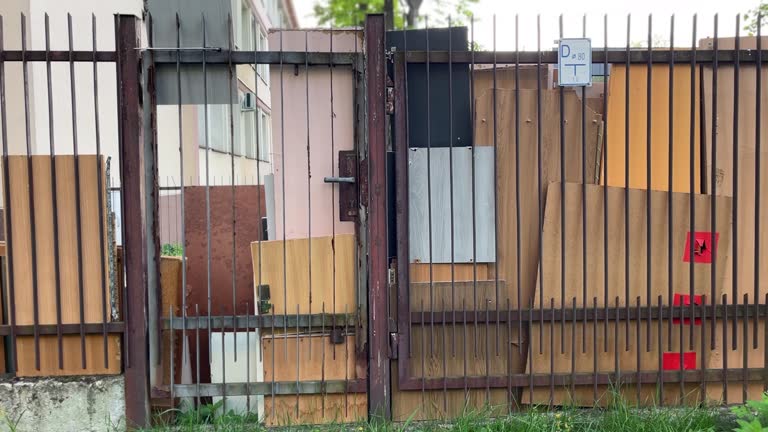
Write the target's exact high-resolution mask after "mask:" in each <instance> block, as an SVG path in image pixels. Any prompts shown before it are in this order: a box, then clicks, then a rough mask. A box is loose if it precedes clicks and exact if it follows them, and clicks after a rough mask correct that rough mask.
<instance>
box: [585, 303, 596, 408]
mask: <svg viewBox="0 0 768 432" xmlns="http://www.w3.org/2000/svg"><path fill="white" fill-rule="evenodd" d="M585 306H586V305H585ZM592 309H594V310H595V311H597V296H595V297H592ZM592 400H595V401H596V400H597V314H595V316H594V318H593V320H592Z"/></svg>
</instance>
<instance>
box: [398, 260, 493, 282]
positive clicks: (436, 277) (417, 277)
mask: <svg viewBox="0 0 768 432" xmlns="http://www.w3.org/2000/svg"><path fill="white" fill-rule="evenodd" d="M431 267H432V281H433V282H437V281H446V282H450V281H451V265H450V264H432V265H431ZM475 267H476V268H477V269H476V270H475ZM475 271H477V278H475ZM429 272H430V264H424V263H411V268H410V271H409V274H410V276H411V282H429V280H430V276H429ZM475 279H477V280H478V281H482V280H486V279H488V264H480V263H477V264H453V280H454V281H471V280H475Z"/></svg>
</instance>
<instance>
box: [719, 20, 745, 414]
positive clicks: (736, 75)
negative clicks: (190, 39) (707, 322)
mask: <svg viewBox="0 0 768 432" xmlns="http://www.w3.org/2000/svg"><path fill="white" fill-rule="evenodd" d="M734 43H735V47H734V48H735V49H736V51H739V50H740V49H741V15H736V37H735V40H734ZM739 78H740V67H739V56H736V58H735V59H734V62H733V205H732V211H733V219H732V220H733V222H732V227H733V236H732V238H731V241H733V250H734V251H740V250H741V249H739V179H740V178H741V177H739ZM738 266H739V253H734V254H733V268H732V270H731V273H732V274H733V282H732V286H731V296H732V297H733V298H737V297H736V296H737V295H738V289H739V267H738ZM725 325H726V326H727V325H728V320H726V321H725ZM737 326H738V323H737V322H736V320H733V328H732V331H733V336H732V342H731V343H732V344H733V348H734V349H736V339H737V335H736V333H737V331H738V327H737ZM726 346H727V344H725V342H723V350H725V347H726ZM726 400H728V399H727V398H726Z"/></svg>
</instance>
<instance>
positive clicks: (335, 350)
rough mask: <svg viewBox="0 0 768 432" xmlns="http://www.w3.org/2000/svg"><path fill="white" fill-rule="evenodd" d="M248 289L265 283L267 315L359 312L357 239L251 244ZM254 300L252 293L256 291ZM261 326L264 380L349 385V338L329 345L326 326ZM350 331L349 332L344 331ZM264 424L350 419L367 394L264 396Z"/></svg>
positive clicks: (353, 373)
mask: <svg viewBox="0 0 768 432" xmlns="http://www.w3.org/2000/svg"><path fill="white" fill-rule="evenodd" d="M251 255H252V258H253V269H254V270H253V284H254V287H258V286H259V285H262V286H269V298H262V300H267V301H268V302H269V303H270V305H271V310H270V312H269V314H272V313H273V312H274V315H275V316H281V315H283V316H287V317H292V316H296V315H299V314H300V315H306V314H320V313H323V312H325V313H326V314H332V313H336V314H344V313H349V314H352V313H356V311H357V293H356V287H357V259H356V257H357V242H356V241H355V236H354V235H352V234H341V235H336V236H328V237H312V238H302V239H289V240H286V241H282V240H273V241H263V242H253V243H252V244H251ZM254 298H256V299H258V298H259V296H258V288H257V289H256V292H255V293H254ZM325 330H326V332H325V334H323V333H322V328H320V327H318V328H313V329H305V330H304V331H303V332H300V333H296V329H295V328H287V329H286V328H275V329H274V331H272V330H271V329H262V331H261V335H262V336H261V358H262V361H263V363H264V376H263V377H262V379H261V380H263V381H264V382H272V381H275V382H281V381H288V382H296V381H297V380H298V381H322V380H325V381H329V380H355V379H359V378H364V377H365V371H363V370H357V368H356V367H355V365H356V363H355V361H356V358H357V355H356V345H355V336H354V335H352V334H350V335H347V336H346V339H345V341H344V343H342V344H339V345H334V344H331V342H330V337H329V334H328V333H329V332H330V331H331V329H330V328H326V329H325ZM349 330H350V331H354V330H355V329H353V328H349ZM264 415H265V418H266V421H267V424H269V425H286V424H299V423H331V422H350V421H356V420H360V419H362V418H365V416H366V415H367V399H366V396H365V394H346V395H344V394H328V395H296V396H275V397H274V398H273V397H271V396H266V397H265V398H264Z"/></svg>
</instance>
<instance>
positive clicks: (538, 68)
mask: <svg viewBox="0 0 768 432" xmlns="http://www.w3.org/2000/svg"><path fill="white" fill-rule="evenodd" d="M536 52H537V54H536V210H538V212H539V220H538V222H539V228H538V230H537V231H536V233H537V234H538V235H539V256H538V259H539V275H538V276H539V286H540V287H541V292H542V293H543V292H544V277H543V274H544V259H543V258H544V253H543V250H544V243H543V241H544V235H543V234H542V229H543V227H544V214H543V207H542V196H541V195H542V193H541V190H542V186H543V182H542V178H541V173H542V164H541V15H536ZM494 87H495V85H494ZM495 105H496V100H495V96H494V107H495ZM493 136H494V139H496V133H495V131H494V134H493ZM543 310H544V296H543V295H541V296H539V311H543ZM543 330H544V315H543V314H539V354H543V348H542V345H544V331H543Z"/></svg>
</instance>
